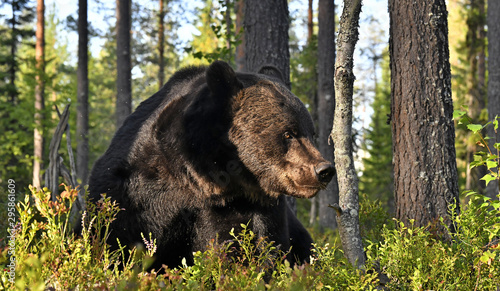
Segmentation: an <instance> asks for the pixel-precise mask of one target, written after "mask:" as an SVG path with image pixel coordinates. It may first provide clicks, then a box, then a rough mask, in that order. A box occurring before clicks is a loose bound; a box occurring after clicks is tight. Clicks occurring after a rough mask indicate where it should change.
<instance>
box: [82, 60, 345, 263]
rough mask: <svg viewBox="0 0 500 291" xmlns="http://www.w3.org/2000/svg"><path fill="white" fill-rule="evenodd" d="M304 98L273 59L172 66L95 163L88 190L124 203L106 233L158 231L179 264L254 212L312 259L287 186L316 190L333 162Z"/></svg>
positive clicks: (258, 227)
mask: <svg viewBox="0 0 500 291" xmlns="http://www.w3.org/2000/svg"><path fill="white" fill-rule="evenodd" d="M313 134H314V126H313V122H312V119H311V116H310V115H309V113H308V111H307V109H306V107H305V106H304V104H303V103H302V102H301V101H300V100H299V99H298V98H297V97H296V96H294V95H293V94H292V93H291V92H290V91H289V90H288V89H287V88H286V87H285V85H284V82H283V80H282V77H281V73H280V72H279V71H278V70H277V69H276V68H274V67H270V66H267V67H263V68H262V69H261V70H260V71H259V73H257V74H250V73H235V72H234V71H233V69H232V68H231V67H230V66H229V65H228V64H227V63H225V62H221V61H216V62H214V63H213V64H211V65H210V66H209V67H190V68H187V69H183V70H180V71H178V72H177V73H176V74H174V75H173V76H172V77H171V79H170V80H169V81H168V82H167V83H166V84H165V86H163V88H162V89H161V90H160V91H159V92H158V93H156V94H154V95H153V96H152V97H150V98H149V99H147V100H146V101H144V102H142V103H141V104H140V106H139V107H138V108H137V109H136V110H135V112H134V113H133V114H131V115H130V116H129V117H128V118H127V119H126V120H125V122H124V124H123V126H122V127H121V128H120V129H119V130H118V131H117V133H116V134H115V136H114V137H113V140H112V142H111V145H110V146H109V148H108V150H107V151H106V153H105V154H104V155H103V156H102V157H101V158H100V159H99V160H98V161H97V162H96V163H95V165H94V167H93V169H92V172H91V176H90V180H89V191H90V199H91V200H94V201H95V200H98V199H99V198H100V195H101V193H106V194H107V196H108V197H111V199H113V200H115V201H117V202H118V204H119V206H120V208H123V210H122V211H120V212H119V213H118V215H117V218H116V220H115V221H114V222H113V223H112V224H111V235H110V237H109V239H108V242H109V243H110V244H111V245H112V246H113V247H117V244H116V239H119V240H120V243H121V244H122V245H134V244H137V243H141V241H142V239H141V233H143V234H144V236H145V237H148V234H149V233H151V234H152V237H153V238H155V239H156V243H157V253H156V261H155V264H154V267H155V268H158V267H161V266H162V264H165V265H167V266H169V267H172V268H173V267H177V266H178V265H179V264H181V261H182V259H183V258H185V259H186V261H187V263H188V264H192V263H193V252H195V251H198V250H201V251H202V250H204V249H205V248H206V247H207V246H208V244H209V242H210V241H211V240H212V239H215V238H216V237H218V239H219V241H224V240H228V239H231V237H230V235H229V232H230V230H231V229H232V228H235V229H236V230H237V228H238V227H239V226H240V224H242V223H243V224H247V223H248V222H250V224H249V227H250V229H251V230H252V231H253V232H254V233H256V234H257V235H258V236H259V237H267V238H268V239H269V240H271V241H274V242H275V244H276V245H278V246H279V247H280V248H281V249H282V250H284V251H288V250H289V249H290V247H291V252H290V253H289V254H288V256H287V259H288V260H289V261H290V262H291V263H297V262H306V261H307V260H308V258H309V255H310V249H311V243H312V239H311V237H310V235H309V234H308V232H307V231H306V229H305V228H304V227H303V226H302V224H301V223H300V222H299V221H298V220H297V218H296V217H295V215H294V214H293V213H292V212H291V210H290V209H289V207H288V205H287V202H286V199H285V198H284V195H290V196H294V197H300V198H310V197H313V196H314V195H315V194H316V193H317V192H318V191H319V190H320V189H323V188H325V187H326V185H327V184H328V182H329V181H330V180H331V179H332V176H333V175H334V172H335V171H334V168H333V166H332V164H331V163H330V162H329V161H326V160H325V159H324V158H323V157H322V156H321V154H320V153H319V151H318V150H317V149H316V148H315V146H314V145H313Z"/></svg>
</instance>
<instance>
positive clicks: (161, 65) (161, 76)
mask: <svg viewBox="0 0 500 291" xmlns="http://www.w3.org/2000/svg"><path fill="white" fill-rule="evenodd" d="M164 1H165V0H160V11H159V13H158V90H159V89H161V87H163V84H164V83H165V57H164V51H165V28H164V23H165V9H164V8H163V2H164Z"/></svg>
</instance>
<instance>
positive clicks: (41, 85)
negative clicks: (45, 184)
mask: <svg viewBox="0 0 500 291" xmlns="http://www.w3.org/2000/svg"><path fill="white" fill-rule="evenodd" d="M36 14H37V21H36V46H35V59H36V86H35V131H34V161H33V186H34V187H36V188H40V187H41V177H40V170H41V169H42V167H43V143H44V140H43V125H42V123H43V119H44V117H43V110H44V107H45V100H44V93H45V92H44V90H45V82H44V77H43V75H44V72H45V3H44V0H37V8H36Z"/></svg>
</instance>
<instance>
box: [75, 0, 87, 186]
mask: <svg viewBox="0 0 500 291" xmlns="http://www.w3.org/2000/svg"><path fill="white" fill-rule="evenodd" d="M87 46H88V25H87V0H79V1H78V69H77V79H78V87H77V96H78V97H77V104H78V105H77V108H76V110H77V113H76V141H77V149H76V169H77V170H76V171H77V176H78V179H80V181H81V183H82V184H86V183H87V177H88V175H89V139H88V134H89V70H88V48H87Z"/></svg>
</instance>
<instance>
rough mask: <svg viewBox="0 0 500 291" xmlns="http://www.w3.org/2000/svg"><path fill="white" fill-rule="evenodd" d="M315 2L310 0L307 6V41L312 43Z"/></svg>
mask: <svg viewBox="0 0 500 291" xmlns="http://www.w3.org/2000/svg"><path fill="white" fill-rule="evenodd" d="M313 28H314V23H313V0H309V3H308V5H307V41H308V42H309V41H311V38H312V36H313Z"/></svg>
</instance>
